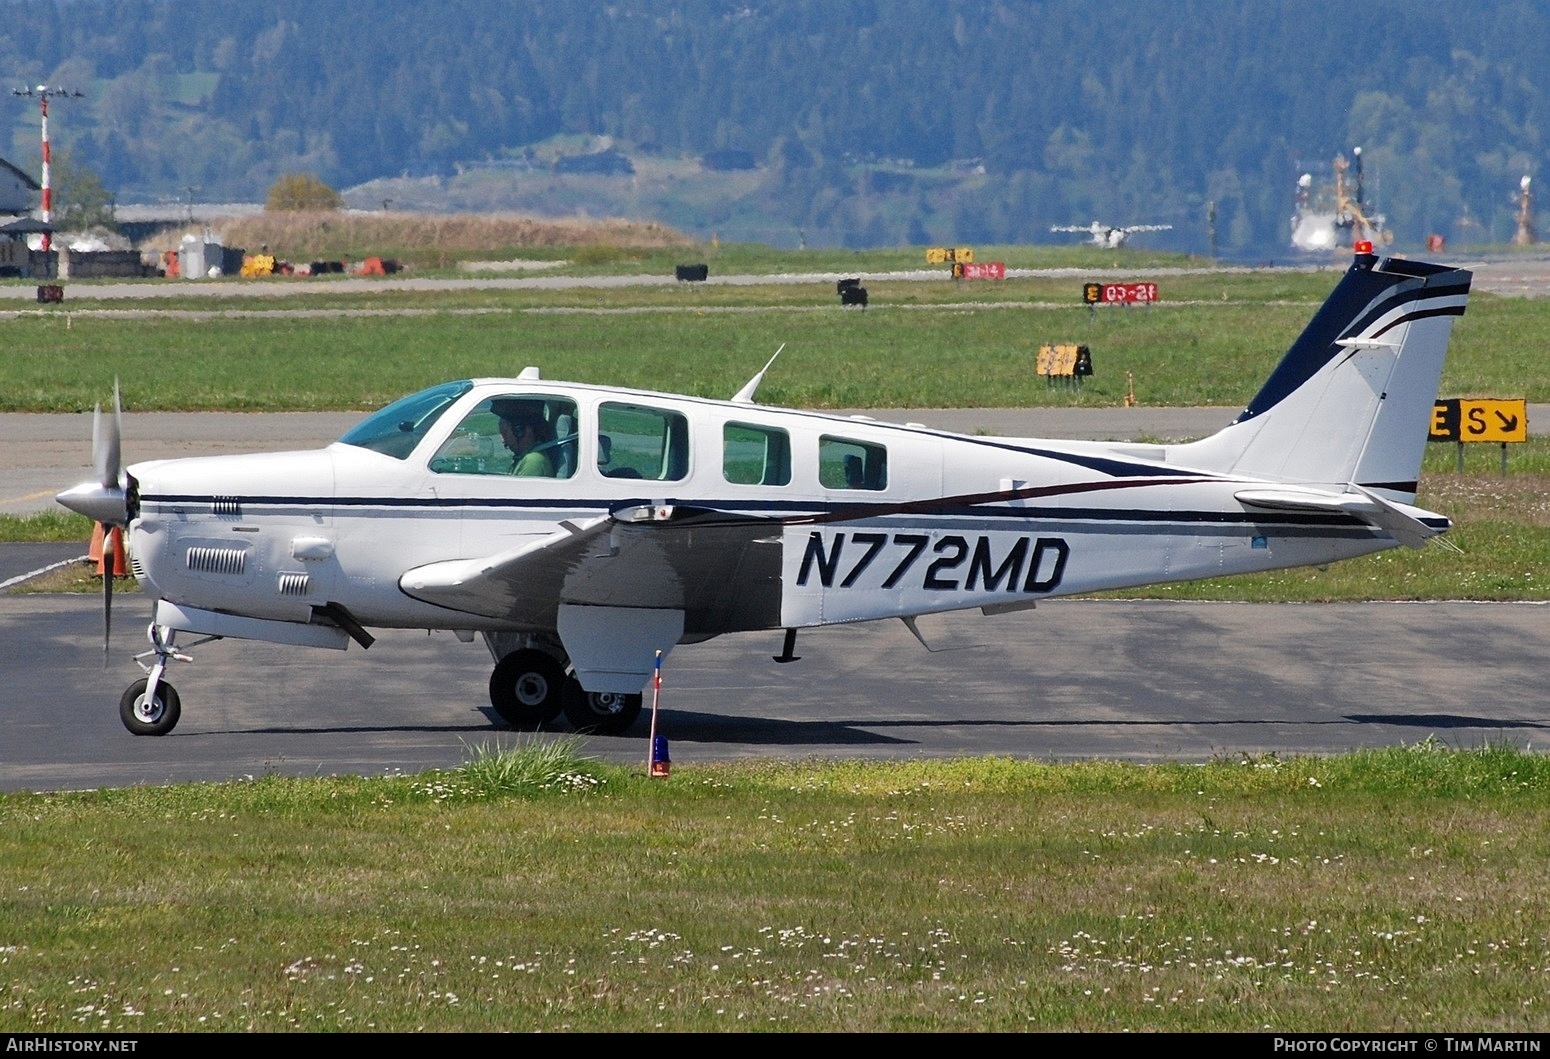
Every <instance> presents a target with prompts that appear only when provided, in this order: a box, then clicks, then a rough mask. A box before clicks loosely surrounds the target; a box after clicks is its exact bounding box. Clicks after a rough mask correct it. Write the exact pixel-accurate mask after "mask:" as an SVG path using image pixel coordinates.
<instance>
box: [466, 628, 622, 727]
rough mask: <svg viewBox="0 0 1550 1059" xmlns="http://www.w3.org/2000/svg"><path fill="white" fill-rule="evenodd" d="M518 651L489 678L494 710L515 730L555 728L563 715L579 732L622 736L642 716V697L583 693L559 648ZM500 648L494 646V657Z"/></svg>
mask: <svg viewBox="0 0 1550 1059" xmlns="http://www.w3.org/2000/svg"><path fill="white" fill-rule="evenodd" d="M529 644H530V646H526V647H521V648H518V649H517V650H515V651H511V652H510V653H508V654H504V655H502V656H501V657H500V661H498V662H497V663H496V664H495V672H493V673H491V674H490V705H491V706H493V707H495V712H496V713H498V714H500V717H501V720H503V721H505V722H506V723H507V724H509V725H511V726H512V727H513V728H520V729H522V730H524V731H533V730H535V729H538V728H543V727H545V726H547V725H549V724H552V723H553V722H554V721H555V719H556V718H558V717H559V716H560V714H561V713H563V714H565V719H566V720H567V721H569V722H570V725H571V727H572V728H574V729H576V731H578V732H586V733H589V734H595V735H622V734H623V733H624V732H626V731H628V730H629V728H630V726H631V725H632V724H634V723H635V719H636V718H637V717H639V716H640V711H641V705H642V699H641V696H640V695H624V694H619V693H615V692H596V691H585V690H583V689H582V687H581V683H580V682H579V681H577V679H576V677H575V676H574V675H570V676H567V675H566V673H565V662H564V661H563V657H564V656H563V654H560V653H559V649H558V648H555V649H553V653H551V651H550V650H544V649H543V648H541V647H538V646H532V645H531V644H532V641H529ZM496 648H497V644H496V643H495V642H492V643H491V654H494V653H495V651H496Z"/></svg>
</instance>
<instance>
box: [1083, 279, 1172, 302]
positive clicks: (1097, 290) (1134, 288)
mask: <svg viewBox="0 0 1550 1059" xmlns="http://www.w3.org/2000/svg"><path fill="white" fill-rule="evenodd" d="M1156 300H1157V284H1155V283H1084V284H1082V301H1084V302H1086V303H1087V304H1088V305H1098V304H1106V305H1130V304H1145V303H1147V302H1154V301H1156Z"/></svg>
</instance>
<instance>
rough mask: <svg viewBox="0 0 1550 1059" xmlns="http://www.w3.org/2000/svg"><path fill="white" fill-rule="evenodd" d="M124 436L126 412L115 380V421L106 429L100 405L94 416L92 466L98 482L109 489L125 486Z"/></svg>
mask: <svg viewBox="0 0 1550 1059" xmlns="http://www.w3.org/2000/svg"><path fill="white" fill-rule="evenodd" d="M123 434H124V412H123V407H122V405H121V404H120V403H119V396H118V380H117V379H114V380H113V419H112V421H111V422H109V423H108V425H107V427H106V429H104V427H103V422H102V405H100V404H99V405H98V406H97V408H96V411H95V412H94V413H93V415H92V430H91V453H92V466H93V468H94V469H95V470H96V472H97V481H98V482H99V483H100V484H101V485H102V486H103V487H104V488H107V489H114V488H118V487H120V486H122V485H123V482H122V481H121V480H120V478H121V476H122V474H123V472H124V464H123V458H122V450H123Z"/></svg>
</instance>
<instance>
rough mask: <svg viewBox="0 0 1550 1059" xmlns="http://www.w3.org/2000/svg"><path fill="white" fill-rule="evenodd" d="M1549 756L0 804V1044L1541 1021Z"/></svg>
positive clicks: (411, 779)
mask: <svg viewBox="0 0 1550 1059" xmlns="http://www.w3.org/2000/svg"><path fill="white" fill-rule="evenodd" d="M1547 796H1550V759H1546V758H1545V757H1543V756H1542V755H1525V754H1521V753H1518V752H1515V751H1509V750H1502V749H1492V748H1481V749H1479V750H1471V751H1451V750H1446V749H1443V748H1441V747H1439V746H1437V745H1435V744H1431V743H1427V744H1421V745H1419V746H1415V747H1410V748H1403V749H1394V750H1388V751H1376V752H1364V753H1360V754H1353V755H1348V756H1344V757H1337V758H1327V759H1292V760H1279V759H1276V758H1274V757H1266V758H1258V759H1245V760H1239V761H1218V762H1215V763H1212V764H1209V765H1207V766H1204V767H1186V766H1154V767H1138V766H1125V765H1116V764H1108V763H1092V764H1086V765H1063V766H1051V765H1041V764H1037V763H1031V762H1012V761H1007V760H995V759H991V760H974V761H959V762H937V763H933V764H908V763H903V764H893V765H876V764H873V765H862V764H845V763H796V764H743V765H724V766H707V767H695V768H691V769H680V770H676V771H675V772H674V774H673V775H672V776H671V777H670V778H668V779H666V780H661V779H657V780H650V779H647V778H645V777H644V776H642V775H640V773H639V771H638V770H636V771H627V770H625V769H622V768H617V767H610V766H603V765H600V764H598V763H595V762H587V761H583V760H579V759H575V758H574V757H570V758H569V759H567V753H566V750H565V748H564V745H563V744H552V745H550V746H549V747H547V748H539V747H536V746H529V747H527V748H525V749H523V750H518V751H516V752H514V753H509V754H498V753H492V752H490V751H488V750H486V751H485V752H482V753H480V752H475V753H474V754H473V755H472V759H471V761H470V764H469V765H468V766H467V767H465V768H464V769H462V770H457V771H450V772H441V773H429V774H424V775H419V776H408V777H396V778H392V777H390V778H379V779H336V780H329V779H312V780H293V779H285V778H281V777H277V776H267V777H263V778H260V779H258V780H255V781H253V782H248V783H236V784H226V785H218V786H211V785H202V786H188V787H173V788H165V789H158V790H148V789H132V790H122V791H103V792H96V793H88V794H64V795H50V796H41V795H7V796H3V797H0V1030H5V1031H11V1032H33V1031H102V1032H109V1033H113V1032H121V1031H143V1032H153V1031H166V1030H173V1031H182V1030H226V1031H238V1030H260V1031H263V1030H313V1031H328V1030H354V1031H370V1030H398V1031H404V1030H464V1031H467V1030H492V1029H499V1030H582V1031H630V1030H636V1031H639V1030H654V1029H655V1030H669V1031H674V1030H677V1031H705V1030H712V1031H713V1030H790V1031H802V1030H806V1031H815V1030H816V1031H860V1032H869V1031H895V1030H927V1031H930V1030H985V1031H1007V1030H1023V1029H1035V1030H1068V1031H1090V1030H1099V1031H1104V1030H1107V1031H1114V1030H1175V1031H1244V1030H1279V1031H1316V1030H1323V1031H1337V1032H1342V1033H1350V1032H1352V1031H1362V1030H1366V1031H1438V1030H1447V1031H1468V1032H1487V1031H1498V1032H1500V1031H1511V1032H1543V1031H1545V1030H1546V1029H1547V1028H1550V1011H1547V1008H1546V1001H1545V995H1546V979H1547V976H1550V896H1547V891H1546V888H1545V887H1544V885H1543V868H1544V864H1545V862H1546V859H1547V857H1550V831H1547V830H1546V828H1545V826H1544V819H1545V813H1546V809H1547V808H1550V797H1547Z"/></svg>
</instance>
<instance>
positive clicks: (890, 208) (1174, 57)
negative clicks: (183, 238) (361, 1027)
mask: <svg viewBox="0 0 1550 1059" xmlns="http://www.w3.org/2000/svg"><path fill="white" fill-rule="evenodd" d="M0 14H3V16H4V18H5V24H6V26H7V32H6V34H5V35H4V36H3V37H0V71H4V72H5V73H7V74H8V75H9V76H10V77H11V78H12V80H13V81H14V82H15V84H14V85H13V87H21V86H25V85H35V84H57V85H61V86H65V87H69V88H71V89H75V90H79V91H82V92H83V93H85V95H84V96H83V97H82V98H71V99H69V100H67V101H63V102H61V103H60V104H59V105H58V107H57V111H56V114H57V119H56V120H55V122H54V124H55V128H56V129H57V137H58V142H59V144H60V146H61V147H62V148H64V149H65V150H67V151H68V152H69V157H70V158H71V159H72V160H73V161H74V163H75V164H76V165H78V166H80V167H82V168H89V169H90V171H91V172H93V173H94V174H96V175H97V176H98V178H99V179H100V180H101V183H102V185H103V186H104V187H105V188H107V189H108V190H109V191H110V192H111V194H112V195H113V196H114V197H116V198H117V199H118V201H130V200H136V201H154V200H156V199H157V198H164V199H180V198H183V197H184V196H185V194H186V193H187V194H196V193H197V195H198V196H199V197H200V198H201V200H203V201H219V200H223V199H245V200H257V199H261V198H262V197H263V196H264V194H265V192H266V189H268V188H269V187H270V186H271V185H272V184H273V183H274V181H275V180H276V179H277V178H279V177H280V176H281V175H283V174H286V173H298V172H305V173H312V174H316V175H317V176H318V177H319V178H320V179H321V180H323V181H326V182H327V183H328V184H330V185H331V186H334V187H338V188H348V187H350V186H351V185H354V184H358V183H360V182H363V181H367V180H371V179H374V178H380V177H384V176H395V175H399V174H410V175H420V176H446V175H449V174H452V173H454V172H456V171H457V170H458V169H459V167H462V166H467V165H469V164H473V163H481V162H483V163H488V162H497V161H501V160H507V159H517V158H521V157H523V152H524V151H525V150H527V151H530V150H531V147H532V145H534V144H540V143H544V142H546V141H550V140H552V139H553V138H556V137H564V136H567V135H576V134H591V135H593V136H606V137H609V138H610V140H611V142H612V143H613V144H614V147H613V149H614V150H615V151H617V152H618V153H619V154H621V155H622V156H623V157H624V158H626V159H628V158H630V157H632V156H634V157H640V156H650V155H655V154H660V155H671V156H692V157H704V156H706V155H715V154H717V153H718V152H729V151H730V152H741V153H746V154H747V155H748V156H750V157H751V158H752V159H754V160H755V162H756V164H757V165H758V167H759V170H760V171H761V172H762V173H764V174H765V176H766V179H765V180H764V181H763V182H762V183H761V185H760V191H759V193H758V196H757V201H756V202H752V203H745V204H744V207H743V208H744V209H745V210H746V209H756V210H758V211H762V212H763V213H765V214H767V215H768V216H769V217H771V218H772V219H774V220H777V221H778V223H779V224H782V225H787V226H790V227H792V228H800V227H802V226H804V225H806V226H808V227H811V228H813V229H822V230H825V231H839V232H844V233H846V235H845V238H846V239H847V240H848V241H851V242H854V243H856V244H857V245H866V244H875V243H904V242H912V241H918V240H919V239H920V238H921V237H924V238H926V239H930V238H932V237H936V236H939V235H940V234H942V233H944V232H951V233H953V234H954V236H955V237H956V238H960V239H965V240H977V241H995V242H1013V241H1017V242H1026V241H1033V240H1035V239H1048V238H1049V236H1048V234H1047V229H1048V227H1049V226H1050V225H1051V224H1064V223H1072V222H1081V223H1085V222H1086V221H1089V220H1092V219H1101V220H1104V221H1106V222H1109V223H1115V224H1127V223H1138V222H1165V223H1172V224H1174V225H1175V232H1174V233H1169V234H1167V235H1166V236H1159V237H1157V238H1156V239H1155V240H1154V242H1153V243H1152V244H1150V245H1164V246H1165V245H1169V244H1170V241H1172V243H1173V244H1175V245H1177V246H1179V247H1180V248H1186V249H1203V248H1204V233H1205V231H1206V215H1207V209H1208V207H1210V208H1214V216H1215V218H1216V222H1215V236H1216V239H1217V241H1218V244H1219V246H1220V248H1221V249H1222V250H1223V251H1224V252H1228V253H1233V252H1236V253H1254V252H1262V253H1265V252H1274V251H1275V249H1276V248H1278V247H1284V246H1285V245H1286V243H1287V234H1288V230H1289V219H1290V213H1291V208H1292V205H1291V204H1292V192H1293V185H1294V183H1295V180H1296V177H1297V176H1298V175H1299V174H1300V173H1301V172H1304V171H1308V172H1312V173H1314V175H1315V177H1316V178H1319V179H1322V178H1323V177H1324V176H1326V175H1327V173H1328V169H1329V164H1330V161H1331V159H1332V158H1333V157H1334V156H1335V154H1336V153H1337V152H1341V151H1345V152H1349V150H1350V148H1351V147H1353V146H1355V145H1360V146H1362V147H1363V149H1364V152H1363V157H1364V160H1365V164H1366V171H1367V176H1368V184H1369V186H1368V191H1369V193H1370V197H1372V198H1373V199H1374V200H1375V201H1376V203H1377V205H1378V206H1379V207H1380V208H1381V209H1382V210H1383V211H1384V212H1385V213H1387V214H1388V216H1389V217H1390V218H1391V221H1392V222H1393V224H1394V226H1395V228H1396V229H1397V231H1398V232H1399V233H1400V236H1401V238H1402V239H1408V240H1409V241H1410V242H1412V243H1417V244H1418V243H1420V242H1422V241H1424V239H1425V237H1426V235H1427V234H1428V233H1431V232H1438V233H1441V234H1444V235H1446V236H1448V237H1450V238H1454V239H1468V240H1471V241H1477V242H1483V241H1505V240H1506V239H1507V238H1508V236H1510V234H1511V218H1512V212H1513V206H1512V202H1511V193H1512V191H1513V190H1515V189H1516V187H1517V184H1518V181H1519V179H1520V177H1521V176H1523V175H1524V174H1526V173H1527V174H1533V173H1537V172H1538V169H1539V166H1540V163H1541V159H1542V158H1543V154H1544V149H1545V144H1544V138H1545V133H1546V130H1545V116H1546V114H1547V109H1550V108H1547V104H1550V73H1547V71H1550V9H1547V8H1546V7H1545V5H1541V4H1538V3H1535V2H1534V0H1474V2H1472V3H1470V4H1468V5H1459V4H1415V3H1412V2H1404V0H1376V2H1367V3H1361V4H1357V3H1351V2H1349V0H1344V2H1333V0H1300V2H1295V3H1294V2H1290V0H1263V2H1257V3H1247V4H1246V3H1242V2H1240V0H1174V2H1171V3H1168V4H1144V3H1126V2H1119V3H1113V4H1109V5H1094V4H1092V3H1091V2H1090V0H1021V2H1012V0H973V2H970V0H846V2H844V3H833V2H828V3H817V2H812V0H778V2H775V0H742V2H729V0H613V2H611V3H608V4H577V3H574V2H563V3H562V2H550V0H525V2H523V0H513V2H508V3H501V4H490V3H488V0H439V2H438V3H436V4H422V3H415V2H410V0H354V2H352V3H349V4H318V3H315V2H312V0H266V2H265V3H263V4H254V3H251V2H250V0H0ZM8 133H9V136H8V138H7V141H6V142H5V144H4V152H5V157H6V158H7V159H8V160H11V161H13V162H15V163H16V164H18V165H23V166H24V167H25V166H28V165H29V164H30V162H33V161H35V160H36V158H37V156H38V150H39V149H38V145H37V142H36V141H37V113H36V106H35V104H34V103H33V102H32V101H30V100H26V99H20V98H19V99H15V100H13V107H12V111H11V120H10V122H9V123H8ZM628 175H629V174H627V173H624V172H623V171H622V170H621V173H620V178H621V179H626V178H628ZM192 189H197V192H196V191H194V190H192Z"/></svg>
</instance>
